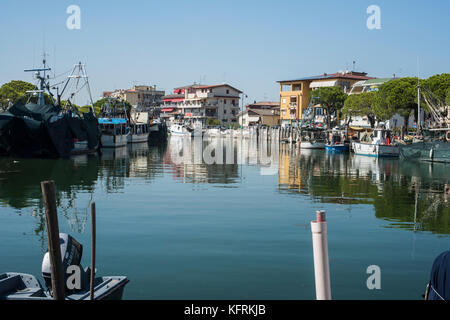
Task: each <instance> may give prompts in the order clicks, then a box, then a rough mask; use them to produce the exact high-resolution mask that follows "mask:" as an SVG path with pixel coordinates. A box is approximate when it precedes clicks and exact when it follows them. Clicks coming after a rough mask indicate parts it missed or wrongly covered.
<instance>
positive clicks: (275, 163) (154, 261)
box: [0, 137, 450, 299]
mask: <svg viewBox="0 0 450 320" xmlns="http://www.w3.org/2000/svg"><path fill="white" fill-rule="evenodd" d="M227 141H228V144H227V143H223V144H221V143H218V142H217V141H215V142H214V143H213V142H209V141H204V142H203V143H201V144H200V147H198V146H196V145H195V144H194V143H193V142H192V141H191V140H189V141H187V140H186V139H182V138H178V139H176V138H175V137H173V138H172V139H169V141H168V143H167V144H164V145H147V144H143V145H133V146H128V147H127V148H122V149H117V150H103V153H102V155H91V156H77V157H73V158H71V159H66V160H62V159H61V160H40V159H15V158H14V159H13V158H0V257H1V258H0V272H11V271H15V272H24V273H30V274H34V275H38V276H39V278H40V280H41V282H42V277H41V276H40V274H41V261H42V257H43V255H44V253H45V251H46V249H47V242H46V241H47V240H46V230H45V215H44V209H43V203H42V195H41V190H40V182H41V181H43V180H54V181H55V183H56V189H57V202H58V214H59V224H60V231H61V232H66V233H70V234H71V235H72V236H74V237H75V239H77V240H78V241H79V242H81V243H82V244H83V245H84V250H83V251H84V256H83V260H82V264H83V266H87V265H89V263H90V222H89V221H90V217H89V207H90V203H91V201H95V202H96V205H97V261H96V262H97V268H98V272H99V274H100V275H127V276H128V277H129V279H130V283H129V284H128V285H127V287H126V288H125V293H124V299H315V288H314V270H313V252H312V236H311V230H310V222H311V221H312V220H313V219H314V218H315V211H316V210H319V209H320V210H325V211H326V214H327V220H328V241H329V255H330V270H331V271H330V272H331V285H332V296H333V298H334V299H421V298H422V297H421V295H422V294H423V293H424V290H425V286H426V284H427V282H428V280H429V275H430V270H431V266H432V263H433V260H434V259H435V257H436V256H437V255H439V254H440V253H441V252H442V251H445V250H449V249H450V238H449V234H450V225H449V220H450V207H449V202H450V192H449V191H448V189H449V186H450V167H449V166H448V165H445V164H428V163H413V162H405V161H401V160H398V159H376V158H371V157H364V156H354V155H348V154H329V153H326V152H325V151H324V150H314V151H313V150H299V149H297V148H296V147H295V146H292V145H287V144H281V145H279V144H275V143H274V144H270V143H266V142H263V143H261V142H258V141H255V140H253V139H251V140H244V141H241V140H239V139H237V140H235V141H234V142H230V141H229V140H227ZM220 150H222V151H223V152H222V153H221V151H220ZM372 265H376V266H379V268H380V271H381V288H380V289H373V290H369V289H368V287H367V279H368V278H369V276H370V274H368V273H367V268H368V267H369V266H372Z"/></svg>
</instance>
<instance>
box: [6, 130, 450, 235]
mask: <svg viewBox="0 0 450 320" xmlns="http://www.w3.org/2000/svg"><path fill="white" fill-rule="evenodd" d="M217 140H221V142H220V143H218V142H217ZM212 143H213V144H214V143H216V145H214V146H215V151H214V150H213V151H212V152H210V151H211V150H208V148H209V149H211V145H212ZM219 148H220V150H221V152H220V151H217V150H219ZM206 151H208V152H210V153H211V154H212V155H213V157H214V156H216V158H215V159H214V160H215V161H214V162H213V163H211V164H208V163H207V162H208V161H207V159H205V152H206ZM199 154H200V156H199ZM219 157H220V158H221V159H222V160H219ZM245 165H248V166H256V167H258V168H259V174H260V175H276V174H278V190H279V192H281V193H290V194H299V195H303V196H307V197H310V198H311V199H312V200H314V201H319V202H324V203H336V204H345V205H354V204H371V205H373V207H374V209H375V215H376V217H377V218H380V219H385V220H388V221H391V224H390V226H391V227H393V228H405V229H411V230H424V231H432V232H436V233H440V234H449V233H450V227H449V211H450V209H449V200H450V195H449V191H448V190H449V186H450V181H449V180H450V177H449V168H448V165H445V164H437V163H436V164H431V163H418V162H405V161H399V160H398V159H382V158H380V159H378V158H372V157H364V156H354V155H350V154H332V153H326V152H324V151H323V150H300V149H298V148H296V147H294V146H292V145H289V144H278V143H277V142H274V143H270V141H269V142H267V141H266V140H264V141H258V140H256V139H215V142H211V141H210V140H208V141H202V142H201V145H200V147H198V146H196V145H195V143H194V140H193V139H190V138H189V139H186V138H175V137H174V138H172V139H169V141H168V143H167V144H164V145H157V146H149V145H148V144H147V143H143V144H133V145H128V147H124V148H117V149H103V150H102V153H101V155H100V156H97V155H95V156H92V155H89V156H88V155H81V156H76V157H72V158H71V159H68V160H64V159H58V160H52V159H45V160H43V159H10V158H1V159H0V168H1V171H0V203H1V204H2V205H3V206H9V207H12V208H15V209H22V208H28V207H32V208H34V211H33V215H34V216H36V217H37V218H38V220H39V222H38V226H37V227H36V230H35V232H36V233H42V232H43V230H44V225H43V224H44V222H45V219H44V218H43V215H42V213H43V211H42V210H43V204H42V200H41V190H40V182H41V181H44V180H54V181H55V183H56V186H57V203H58V207H59V209H60V210H61V211H62V214H63V215H64V216H65V217H66V218H67V219H68V220H69V221H70V224H71V225H72V226H73V230H74V231H76V232H83V230H84V225H85V223H86V220H87V215H88V208H89V205H90V201H91V200H92V194H93V193H94V191H95V189H96V188H101V189H102V190H103V191H104V192H106V193H115V192H123V190H124V188H125V183H126V181H127V179H129V178H141V179H144V180H145V181H147V182H152V180H154V179H155V178H156V177H161V176H164V175H170V176H172V178H173V179H174V180H175V181H176V182H179V183H192V184H202V183H207V184H219V185H220V186H222V187H226V186H227V185H229V186H230V187H238V186H237V185H236V183H237V182H240V181H241V178H242V177H241V172H240V167H241V166H245ZM273 187H274V188H275V187H276V186H273ZM79 193H87V194H89V195H90V196H89V198H88V200H87V201H85V202H84V203H77V194H79Z"/></svg>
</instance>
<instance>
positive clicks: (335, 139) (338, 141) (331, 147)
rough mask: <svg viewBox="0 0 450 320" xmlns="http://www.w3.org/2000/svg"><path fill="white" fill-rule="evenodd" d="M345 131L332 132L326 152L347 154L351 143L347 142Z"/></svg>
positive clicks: (326, 145)
mask: <svg viewBox="0 0 450 320" xmlns="http://www.w3.org/2000/svg"><path fill="white" fill-rule="evenodd" d="M346 140H347V139H346V136H345V131H342V130H333V131H332V132H330V134H329V137H328V141H327V143H326V144H325V150H326V151H328V152H347V151H348V150H349V143H348V141H346Z"/></svg>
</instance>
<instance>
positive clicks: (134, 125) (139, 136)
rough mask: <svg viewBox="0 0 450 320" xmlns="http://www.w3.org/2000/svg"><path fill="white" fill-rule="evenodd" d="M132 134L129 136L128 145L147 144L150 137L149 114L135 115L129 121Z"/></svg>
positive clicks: (140, 113) (139, 113)
mask: <svg viewBox="0 0 450 320" xmlns="http://www.w3.org/2000/svg"><path fill="white" fill-rule="evenodd" d="M129 127H130V134H129V135H128V136H127V141H128V143H140V142H147V141H148V137H149V127H150V126H149V123H148V113H147V112H138V113H133V114H132V115H131V117H130V121H129Z"/></svg>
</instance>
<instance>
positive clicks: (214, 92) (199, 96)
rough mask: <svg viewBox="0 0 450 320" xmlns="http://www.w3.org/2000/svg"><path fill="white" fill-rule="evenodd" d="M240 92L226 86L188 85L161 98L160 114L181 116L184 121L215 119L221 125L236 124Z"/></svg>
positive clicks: (203, 121)
mask: <svg viewBox="0 0 450 320" xmlns="http://www.w3.org/2000/svg"><path fill="white" fill-rule="evenodd" d="M241 93H242V91H240V90H238V89H236V88H234V87H232V86H230V85H228V84H218V85H196V84H194V85H190V86H184V87H179V88H175V89H174V91H173V94H171V95H166V96H164V97H163V105H162V109H161V112H162V113H163V114H166V115H168V114H169V115H171V116H172V117H175V116H181V115H182V116H183V117H184V119H186V120H196V121H201V122H202V123H203V124H206V120H207V119H208V118H210V119H216V120H219V121H220V123H221V124H229V123H232V122H236V121H237V120H236V118H237V114H238V113H239V101H240V94H241Z"/></svg>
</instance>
